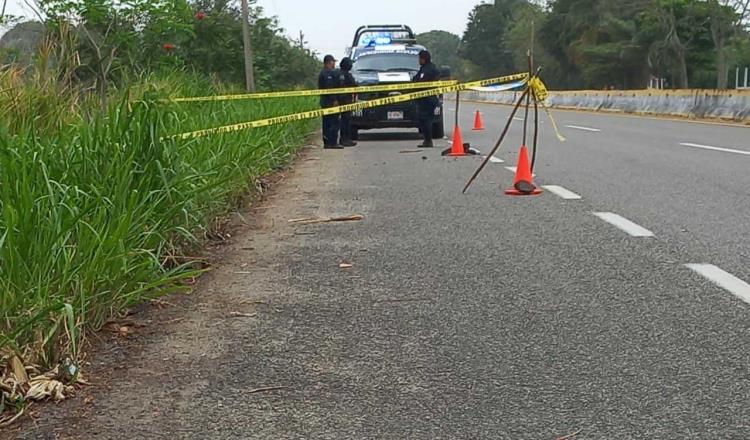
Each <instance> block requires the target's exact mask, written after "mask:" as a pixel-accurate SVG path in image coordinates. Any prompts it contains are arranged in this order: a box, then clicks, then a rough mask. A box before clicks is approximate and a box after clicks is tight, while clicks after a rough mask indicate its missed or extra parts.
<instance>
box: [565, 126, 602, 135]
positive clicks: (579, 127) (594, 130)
mask: <svg viewBox="0 0 750 440" xmlns="http://www.w3.org/2000/svg"><path fill="white" fill-rule="evenodd" d="M566 127H567V128H572V129H574V130H583V131H593V132H596V133H598V132H600V131H601V130H599V129H598V128H591V127H582V126H580V125H566Z"/></svg>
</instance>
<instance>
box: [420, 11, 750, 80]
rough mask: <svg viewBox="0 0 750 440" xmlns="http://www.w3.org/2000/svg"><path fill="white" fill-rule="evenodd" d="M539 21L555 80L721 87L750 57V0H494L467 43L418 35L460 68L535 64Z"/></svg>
mask: <svg viewBox="0 0 750 440" xmlns="http://www.w3.org/2000/svg"><path fill="white" fill-rule="evenodd" d="M532 23H533V29H534V55H535V60H536V64H537V65H541V66H543V67H544V74H543V76H544V79H545V82H546V83H547V84H548V85H549V86H550V87H552V88H555V89H564V88H594V89H601V88H610V87H615V88H620V89H621V88H645V87H647V86H648V85H649V80H650V79H651V78H652V77H658V78H664V79H666V85H667V87H672V88H687V87H697V88H722V89H723V88H727V86H728V85H733V84H732V83H733V79H734V68H735V67H737V66H739V67H746V66H750V51H749V50H748V47H750V30H749V29H748V25H749V24H750V0H624V1H614V0H551V1H549V2H539V1H536V0H495V1H494V2H483V3H482V4H479V5H477V6H476V7H475V8H474V10H473V11H472V12H471V14H470V15H469V22H468V24H467V27H466V31H465V32H464V34H463V36H462V38H461V39H460V44H457V40H458V39H459V37H458V36H457V35H451V34H448V35H444V34H446V33H438V32H435V31H433V32H429V33H426V34H421V35H420V36H419V38H420V39H421V41H424V42H425V43H427V44H430V46H429V47H430V48H431V49H432V50H433V51H434V52H435V53H436V56H435V57H434V58H435V61H436V62H437V63H438V64H448V65H450V66H451V67H453V70H454V72H456V73H457V74H458V75H459V77H470V78H478V77H491V76H497V75H498V74H503V73H508V72H515V71H522V70H526V69H527V65H528V62H527V58H526V52H527V50H528V49H529V48H530V47H531V36H532V35H531V34H532ZM438 37H439V38H438ZM456 54H457V55H459V56H460V59H459V60H456V58H455V57H454V56H455V55H456ZM728 79H731V80H730V81H728Z"/></svg>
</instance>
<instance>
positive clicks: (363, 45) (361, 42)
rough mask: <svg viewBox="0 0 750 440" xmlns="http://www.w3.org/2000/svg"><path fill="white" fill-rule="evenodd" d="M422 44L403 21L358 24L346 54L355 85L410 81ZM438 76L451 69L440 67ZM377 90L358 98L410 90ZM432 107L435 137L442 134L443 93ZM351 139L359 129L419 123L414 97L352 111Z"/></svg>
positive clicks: (417, 69)
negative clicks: (436, 104)
mask: <svg viewBox="0 0 750 440" xmlns="http://www.w3.org/2000/svg"><path fill="white" fill-rule="evenodd" d="M424 49H425V47H424V46H420V45H418V44H417V43H416V37H415V35H414V32H413V31H412V30H411V28H409V27H408V26H405V25H370V26H361V27H360V28H359V29H357V31H356V32H355V34H354V41H353V43H352V47H351V48H350V49H349V58H351V59H352V61H353V63H354V67H353V68H352V75H353V76H354V78H355V79H356V80H357V85H358V86H370V85H378V84H398V83H407V82H411V81H412V79H413V78H414V76H415V75H416V74H417V72H418V71H419V52H420V51H421V50H424ZM440 72H441V79H450V75H451V74H450V69H448V68H442V69H440ZM414 91H415V90H407V91H404V92H397V91H394V92H376V93H367V94H364V93H363V94H359V95H358V96H357V100H358V101H367V100H372V99H378V98H385V97H388V96H395V95H400V94H402V93H410V92H414ZM439 98H440V105H439V106H438V107H437V108H436V109H435V116H436V118H435V120H436V122H435V125H434V126H433V129H432V133H433V137H434V138H442V137H443V136H444V133H445V130H444V124H443V97H442V95H441V96H440V97H439ZM351 126H352V139H354V140H356V139H358V138H359V130H368V129H373V128H391V127H396V128H399V127H401V128H413V127H419V122H418V121H417V104H416V101H408V102H404V103H399V104H392V105H388V106H381V107H374V108H369V109H364V110H359V111H355V112H353V113H352V122H351Z"/></svg>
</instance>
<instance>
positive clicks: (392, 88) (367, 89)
mask: <svg viewBox="0 0 750 440" xmlns="http://www.w3.org/2000/svg"><path fill="white" fill-rule="evenodd" d="M456 84H458V81H431V82H422V83H419V82H416V83H399V84H383V85H377V86H360V87H345V88H340V89H313V90H289V91H286V92H267V93H244V94H239V95H216V96H195V97H183V98H171V99H163V100H162V102H203V101H234V100H240V99H269V98H293V97H300V96H319V95H346V94H354V93H372V92H396V91H401V90H413V89H431V88H433V87H446V86H452V85H456Z"/></svg>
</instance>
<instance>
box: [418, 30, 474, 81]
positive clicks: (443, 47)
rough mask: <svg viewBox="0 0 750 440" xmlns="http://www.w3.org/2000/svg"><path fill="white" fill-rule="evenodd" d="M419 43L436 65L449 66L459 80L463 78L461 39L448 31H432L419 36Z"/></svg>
mask: <svg viewBox="0 0 750 440" xmlns="http://www.w3.org/2000/svg"><path fill="white" fill-rule="evenodd" d="M417 43H418V44H421V45H423V46H425V47H426V48H427V49H428V50H429V51H430V53H431V54H432V59H433V61H435V63H437V64H439V65H441V66H448V67H450V68H451V72H452V73H453V75H454V76H455V77H457V78H463V77H464V72H463V65H462V61H461V58H460V57H459V56H458V48H459V46H460V45H461V37H459V36H458V35H455V34H452V33H450V32H446V31H430V32H425V33H422V34H419V35H417Z"/></svg>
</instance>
